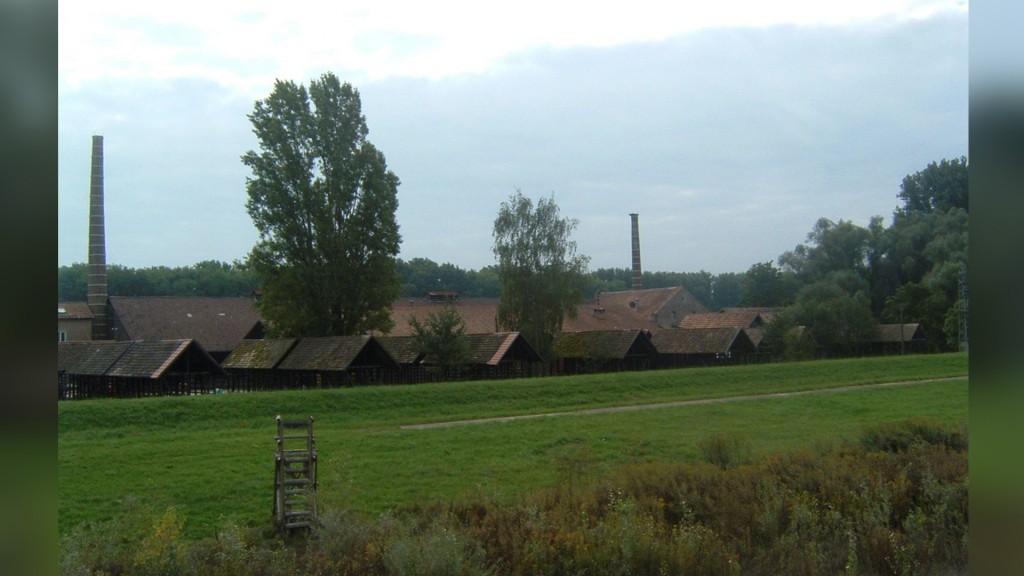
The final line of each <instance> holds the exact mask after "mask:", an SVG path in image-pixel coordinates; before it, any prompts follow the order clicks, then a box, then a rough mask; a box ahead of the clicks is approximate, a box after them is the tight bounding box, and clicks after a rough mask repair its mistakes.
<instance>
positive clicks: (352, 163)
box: [242, 73, 401, 336]
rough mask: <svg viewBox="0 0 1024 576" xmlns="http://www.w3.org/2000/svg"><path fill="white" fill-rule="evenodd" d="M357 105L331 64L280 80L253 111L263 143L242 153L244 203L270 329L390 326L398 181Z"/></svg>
mask: <svg viewBox="0 0 1024 576" xmlns="http://www.w3.org/2000/svg"><path fill="white" fill-rule="evenodd" d="M361 108H362V107H361V103H360V99H359V92H358V91H357V90H355V89H354V88H353V87H352V86H351V85H349V84H348V83H345V84H341V83H340V82H339V81H338V79H337V77H335V76H334V75H333V74H330V73H327V74H324V75H323V76H321V77H320V79H319V80H313V81H311V82H310V84H309V91H308V92H307V91H306V88H305V87H304V86H302V85H301V84H299V85H297V84H295V83H294V82H291V81H282V80H278V81H276V82H275V83H274V90H273V92H271V94H270V96H268V97H267V98H266V99H264V100H259V101H257V102H256V105H255V107H254V109H253V112H252V113H251V114H250V115H249V120H250V121H251V122H252V126H253V132H254V133H255V134H256V137H257V139H258V141H259V147H260V151H259V152H256V151H252V150H250V151H249V152H247V153H246V154H245V155H244V156H242V162H243V163H244V164H245V165H246V166H248V167H249V168H250V169H251V170H252V176H251V177H250V178H247V179H246V191H247V192H248V195H249V199H248V202H247V203H246V209H247V210H248V212H249V216H250V217H251V218H252V220H253V224H254V225H255V226H256V228H257V230H258V231H259V234H260V238H259V241H258V242H257V243H256V245H255V246H254V247H253V248H252V251H251V252H250V253H249V258H248V263H249V265H250V266H251V267H252V270H253V271H254V272H255V274H256V276H257V277H258V278H259V280H260V285H261V289H262V298H261V299H260V303H259V306H260V311H261V312H262V314H263V317H264V318H265V319H267V320H268V321H269V325H270V330H271V331H272V332H273V333H275V334H278V335H292V336H298V335H303V336H318V335H342V334H360V333H365V332H367V331H370V330H380V331H382V332H387V331H389V330H390V328H391V319H390V311H389V308H390V306H391V303H392V302H393V301H394V300H395V298H397V297H398V294H399V291H400V289H401V284H400V282H399V278H398V275H397V273H396V271H395V262H396V256H397V254H398V248H399V244H400V242H401V237H400V236H399V233H398V223H397V221H396V219H395V212H396V210H397V209H398V184H399V180H398V177H397V176H395V174H394V173H393V172H391V171H390V170H388V168H387V163H386V162H385V159H384V155H383V154H382V153H381V152H380V151H379V150H377V149H376V148H375V147H374V146H373V144H371V143H370V142H369V141H367V140H366V135H367V133H368V129H367V127H366V118H365V117H364V116H363V114H362V111H361Z"/></svg>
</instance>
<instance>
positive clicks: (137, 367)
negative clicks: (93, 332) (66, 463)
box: [57, 340, 225, 399]
mask: <svg viewBox="0 0 1024 576" xmlns="http://www.w3.org/2000/svg"><path fill="white" fill-rule="evenodd" d="M224 376H225V374H224V371H223V370H221V368H220V366H219V365H218V364H217V362H216V361H215V360H214V359H213V358H211V357H210V355H209V354H207V353H206V351H205V350H203V347H202V346H201V345H199V343H198V342H196V341H194V340H135V341H131V342H116V341H112V340H104V341H93V342H62V343H59V344H58V345H57V385H58V397H59V398H62V399H84V398H107V397H113V398H131V397H141V396H167V395H184V394H196V393H204V392H209V391H211V390H212V389H213V386H215V385H216V384H217V383H218V381H219V380H220V379H223V377H224Z"/></svg>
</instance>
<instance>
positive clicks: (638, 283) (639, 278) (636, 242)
mask: <svg viewBox="0 0 1024 576" xmlns="http://www.w3.org/2000/svg"><path fill="white" fill-rule="evenodd" d="M639 216H640V215H639V214H635V213H634V214H630V215H629V218H630V220H632V222H633V290H641V289H643V273H642V272H641V270H640V224H639V223H638V222H637V218H638V217H639Z"/></svg>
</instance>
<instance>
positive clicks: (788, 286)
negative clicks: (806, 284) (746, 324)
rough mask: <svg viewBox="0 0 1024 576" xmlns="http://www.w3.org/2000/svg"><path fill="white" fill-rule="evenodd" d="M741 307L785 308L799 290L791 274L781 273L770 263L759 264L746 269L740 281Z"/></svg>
mask: <svg viewBox="0 0 1024 576" xmlns="http://www.w3.org/2000/svg"><path fill="white" fill-rule="evenodd" d="M740 289H741V291H742V293H743V298H742V300H741V301H740V303H741V304H742V305H743V306H772V307H774V306H787V305H789V304H792V303H793V298H794V296H795V295H796V291H797V290H798V289H799V285H798V284H797V281H796V277H795V275H794V274H793V273H792V272H788V273H783V271H782V270H780V269H778V268H776V267H775V266H773V265H772V263H771V262H759V263H757V264H754V265H753V266H751V267H750V268H748V269H747V271H746V273H745V274H744V275H743V277H742V279H741V280H740Z"/></svg>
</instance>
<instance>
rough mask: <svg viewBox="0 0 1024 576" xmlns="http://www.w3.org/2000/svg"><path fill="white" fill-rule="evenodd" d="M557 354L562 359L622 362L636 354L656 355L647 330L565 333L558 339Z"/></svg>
mask: <svg viewBox="0 0 1024 576" xmlns="http://www.w3.org/2000/svg"><path fill="white" fill-rule="evenodd" d="M554 350H555V354H557V355H558V356H559V357H561V358H593V359H595V360H621V359H623V358H626V357H628V356H631V355H635V354H654V353H656V352H657V350H655V349H654V347H653V346H652V345H651V337H650V335H649V334H648V333H647V332H645V331H643V330H598V331H591V332H564V333H562V334H560V335H559V336H558V337H557V338H555V344H554Z"/></svg>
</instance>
